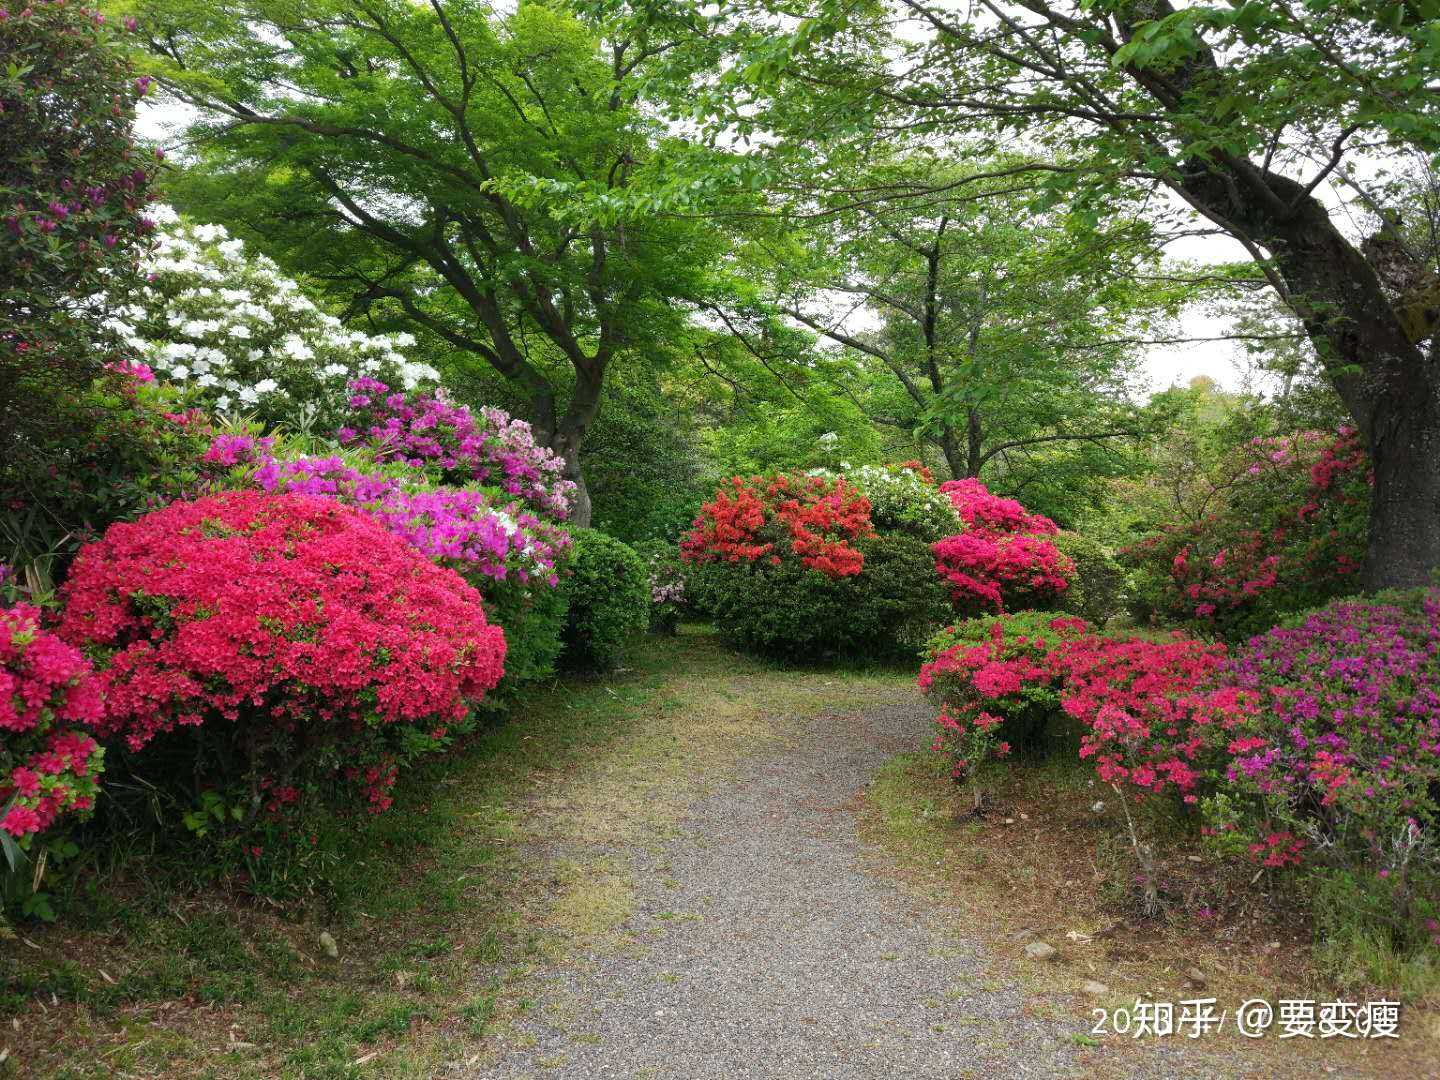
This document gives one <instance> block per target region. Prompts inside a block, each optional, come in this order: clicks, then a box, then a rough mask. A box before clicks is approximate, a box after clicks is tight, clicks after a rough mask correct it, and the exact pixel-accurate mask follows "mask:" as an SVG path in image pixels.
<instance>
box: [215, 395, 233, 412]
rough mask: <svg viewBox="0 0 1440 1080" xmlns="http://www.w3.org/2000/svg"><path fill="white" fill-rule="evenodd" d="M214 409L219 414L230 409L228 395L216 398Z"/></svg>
mask: <svg viewBox="0 0 1440 1080" xmlns="http://www.w3.org/2000/svg"><path fill="white" fill-rule="evenodd" d="M215 407H216V408H217V409H219V410H220V411H221V412H224V411H225V410H226V409H228V408H230V395H229V394H221V395H220V396H219V397H218V398H216V399H215Z"/></svg>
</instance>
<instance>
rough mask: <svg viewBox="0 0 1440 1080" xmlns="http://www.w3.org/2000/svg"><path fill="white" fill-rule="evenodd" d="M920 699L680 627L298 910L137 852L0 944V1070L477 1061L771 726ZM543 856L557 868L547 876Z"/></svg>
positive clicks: (408, 783)
mask: <svg viewBox="0 0 1440 1080" xmlns="http://www.w3.org/2000/svg"><path fill="white" fill-rule="evenodd" d="M908 686H909V678H908V676H907V675H906V674H905V673H902V672H897V671H896V670H893V669H877V670H873V671H861V672H846V671H838V670H820V671H815V670H811V671H787V670H783V669H780V668H778V667H774V666H772V665H769V664H766V663H763V662H759V661H753V660H749V659H745V658H742V657H738V656H736V655H735V654H733V653H731V652H729V651H728V650H726V649H724V648H723V647H721V646H720V645H719V643H718V641H717V640H716V638H715V637H714V636H713V635H712V634H710V633H708V632H706V631H702V630H698V629H696V628H693V627H687V628H685V631H684V632H682V634H681V635H680V636H679V637H677V638H671V639H664V640H657V639H648V640H647V641H646V642H645V644H644V645H643V647H642V648H641V649H640V650H639V651H638V654H637V655H636V656H635V657H634V658H633V660H632V661H631V667H630V669H629V670H627V671H623V672H621V673H619V674H618V675H616V676H614V677H613V678H611V679H609V680H607V681H603V682H602V681H594V680H578V679H576V680H562V681H557V682H555V683H554V684H553V685H551V686H548V687H545V688H541V689H540V690H538V691H537V692H536V693H534V694H532V695H531V696H530V697H529V699H528V700H527V701H526V702H525V703H524V704H523V705H522V706H520V707H518V708H516V709H515V710H514V711H512V712H510V713H509V714H506V715H504V716H502V717H500V718H498V719H497V720H494V721H492V722H491V724H490V726H489V727H488V728H487V729H486V730H484V731H482V732H480V733H478V734H477V735H475V736H473V737H472V738H471V739H470V740H469V741H468V742H467V743H466V745H465V746H464V747H463V748H462V749H460V750H459V751H458V752H456V753H453V754H451V755H450V756H449V757H448V759H446V760H443V761H435V762H432V763H430V764H428V765H426V766H425V767H423V768H420V769H417V770H416V771H415V772H413V773H411V774H409V775H407V776H405V777H402V779H401V782H400V784H399V785H398V787H397V789H396V793H395V795H396V797H395V805H394V807H393V808H392V809H391V810H390V811H389V812H387V813H385V814H382V815H379V816H378V817H375V818H373V819H370V818H367V819H365V820H363V821H359V822H351V823H349V824H348V825H346V826H345V827H344V828H340V827H336V828H335V829H334V834H333V836H332V837H330V838H328V839H327V843H333V844H334V845H335V852H336V857H335V859H334V861H333V864H332V865H331V866H330V867H329V869H328V872H327V873H328V876H327V881H326V888H325V890H324V892H323V893H322V894H320V895H316V896H315V897H313V898H312V900H311V902H310V903H308V904H306V905H303V906H301V905H293V904H292V905H289V906H287V907H283V908H280V907H275V906H272V905H270V904H265V903H260V902H257V901H255V900H253V899H249V900H247V899H245V898H244V897H242V896H238V895H235V894H231V893H226V892H223V891H221V890H219V889H217V888H216V887H215V886H214V885H212V884H206V883H205V882H206V879H205V878H204V876H203V875H202V874H198V873H197V872H196V870H195V868H194V867H187V866H185V865H183V864H181V865H175V864H174V862H173V861H172V862H167V861H166V860H167V856H166V855H165V854H164V853H160V854H143V855H142V854H140V852H142V851H147V850H148V849H147V848H146V847H145V845H143V844H136V845H134V847H133V849H130V850H129V852H128V855H127V858H126V859H124V860H119V861H116V862H115V863H114V864H112V865H110V866H108V867H107V868H106V872H105V873H103V874H93V873H92V875H91V877H90V878H88V879H83V880H79V881H77V882H75V883H74V887H73V888H72V890H71V891H70V893H69V896H68V903H66V904H64V905H62V912H61V918H60V921H59V922H57V923H56V924H54V925H49V926H44V925H34V924H25V925H21V926H19V927H17V931H18V935H19V936H17V937H16V938H15V939H12V940H7V941H0V965H3V967H0V975H3V978H0V1022H3V1027H0V1031H3V1032H4V1033H5V1038H4V1039H3V1040H0V1045H4V1046H6V1047H8V1048H9V1049H10V1050H11V1055H12V1056H11V1059H10V1061H9V1062H8V1063H7V1065H6V1066H0V1071H3V1069H5V1068H8V1069H9V1070H10V1072H11V1074H34V1073H39V1074H44V1075H56V1076H67V1077H76V1078H88V1077H100V1076H111V1075H115V1073H116V1072H118V1071H132V1072H142V1073H144V1074H146V1075H156V1076H215V1077H227V1078H228V1077H235V1078H242V1080H243V1078H247V1077H262V1076H263V1077H275V1076H278V1077H300V1076H304V1077H330V1076H334V1077H342V1076H344V1077H350V1076H361V1075H365V1076H369V1075H376V1076H429V1075H434V1074H435V1073H436V1072H438V1071H441V1070H442V1069H444V1068H446V1067H449V1066H453V1065H455V1064H456V1063H459V1064H461V1065H465V1063H467V1062H469V1063H473V1062H476V1061H478V1060H480V1059H482V1058H483V1055H485V1054H486V1053H488V1052H489V1051H490V1050H491V1049H492V1047H493V1039H494V1038H495V1037H496V1036H497V1033H500V1034H502V1035H503V1033H504V1032H505V1030H506V1029H507V1025H508V1023H509V1021H510V1020H511V1019H512V1018H514V1017H516V1016H519V1015H522V1014H523V1013H525V1012H527V1011H529V1010H530V1009H532V1008H534V1007H535V1004H534V1001H533V1000H532V996H531V992H530V991H528V990H527V988H526V977H527V975H528V974H529V973H530V972H531V971H533V970H535V969H536V968H537V967H538V966H539V965H541V964H544V963H551V962H557V961H559V960H562V959H563V958H564V957H565V956H567V955H568V954H570V953H573V952H574V948H575V946H576V944H577V943H581V942H583V943H585V944H586V945H587V946H590V947H595V946H596V943H597V942H598V943H603V942H605V941H607V940H610V939H612V938H614V937H615V935H616V930H617V927H619V926H620V925H621V924H622V923H623V921H624V919H625V917H626V916H627V915H628V913H629V910H630V903H631V895H632V893H633V882H631V881H630V880H629V878H628V861H625V860H616V859H615V858H614V855H613V846H614V845H615V844H617V843H619V844H632V843H641V844H653V843H657V842H660V841H663V840H664V839H665V838H667V837H668V836H670V835H673V832H674V829H675V827H676V822H678V820H679V818H680V815H681V813H682V812H683V808H684V806H685V805H686V804H687V802H688V801H689V799H690V798H691V797H692V795H693V793H694V792H695V791H696V790H699V789H701V788H703V787H704V785H706V784H710V783H714V782H716V780H717V779H718V778H720V777H723V775H724V773H725V770H726V769H727V768H728V767H729V765H730V764H731V763H733V762H734V761H735V760H738V758H739V757H740V756H742V755H743V754H744V753H746V752H748V751H749V750H751V749H753V748H755V747H757V746H760V745H763V743H764V742H765V741H766V740H769V739H774V738H777V737H780V736H778V735H777V733H776V731H775V730H774V723H773V722H774V719H775V718H776V717H780V716H783V715H786V714H801V713H806V714H808V713H815V712H819V711H821V710H824V709H836V708H844V707H846V706H847V705H849V704H851V703H854V704H855V706H856V707H863V706H864V705H865V704H866V703H867V701H868V700H869V699H870V698H871V697H873V696H875V695H882V696H884V695H889V696H890V697H893V696H894V695H896V694H901V693H908V692H909V690H908ZM536 841H540V842H543V844H544V846H545V848H546V849H547V850H554V851H556V852H558V855H556V856H555V857H554V858H552V859H546V860H543V861H541V860H540V859H539V857H538V856H537V855H536V854H535V853H534V852H535V847H536V845H535V842H536ZM322 930H323V931H326V932H328V933H330V934H331V935H333V937H334V939H335V940H336V942H337V944H338V946H339V957H338V959H333V960H332V959H330V958H329V957H327V956H326V954H325V951H324V949H322V948H321V946H320V942H319V935H320V933H321V931H322ZM32 946H34V947H32ZM102 972H103V974H102ZM12 1020H15V1021H19V1028H18V1029H15V1028H14V1027H13V1025H12V1024H10V1023H9V1021H12ZM60 1033H63V1035H64V1038H57V1037H56V1036H57V1035H58V1034H60ZM467 1067H468V1066H467Z"/></svg>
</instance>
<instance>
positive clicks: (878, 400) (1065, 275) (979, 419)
mask: <svg viewBox="0 0 1440 1080" xmlns="http://www.w3.org/2000/svg"><path fill="white" fill-rule="evenodd" d="M1006 164H1007V163H1006V162H1005V161H1004V160H1003V159H1002V160H1001V161H998V162H994V163H991V164H990V166H989V170H988V171H990V172H992V173H1000V172H1003V171H1004V170H1005V166H1006ZM976 171H978V170H976V169H963V170H962V169H953V168H952V169H946V170H937V169H927V170H922V171H919V172H917V171H916V169H915V168H914V167H913V166H912V165H908V164H902V165H900V166H894V167H880V168H876V169H874V170H872V172H870V173H868V174H866V175H865V176H864V177H863V180H864V181H866V182H868V183H869V185H871V186H872V187H880V186H889V187H891V188H895V189H903V188H904V187H905V186H907V185H908V186H909V187H910V188H912V189H918V190H922V191H925V192H927V194H925V195H924V196H922V197H919V198H892V199H887V200H885V201H882V202H872V201H868V200H845V201H842V202H841V203H840V205H839V206H838V207H836V208H835V209H834V210H833V212H832V213H830V214H828V215H827V216H826V217H825V218H824V219H823V220H822V221H821V222H819V223H818V224H816V225H812V226H811V227H810V228H809V229H808V230H807V232H808V234H809V235H808V239H809V244H810V249H811V252H812V257H811V259H810V260H809V264H808V267H807V269H808V273H806V274H805V275H804V276H803V277H797V276H795V275H794V274H793V269H792V268H793V266H794V262H793V261H792V260H783V261H781V262H779V263H778V264H777V265H776V266H775V268H774V269H775V277H776V289H777V293H778V297H777V304H778V307H779V309H780V311H782V312H783V313H784V314H786V315H788V316H790V317H792V318H795V319H797V320H798V321H799V322H801V323H802V324H804V325H805V326H807V327H809V328H811V329H812V330H814V331H815V332H816V333H817V334H819V335H820V336H821V337H822V338H825V339H828V340H829V341H831V342H833V343H837V344H839V345H840V346H842V347H843V348H844V350H846V352H847V354H848V355H849V356H851V357H853V358H854V359H855V360H857V361H859V363H860V365H861V368H862V370H863V371H864V372H865V376H866V380H867V381H868V383H869V391H868V393H867V398H868V401H867V402H866V406H867V407H866V411H867V414H868V415H869V416H870V417H871V418H872V419H874V420H875V421H876V422H878V423H881V424H884V425H887V426H891V427H899V428H901V429H903V430H906V431H910V432H913V433H914V434H915V435H916V436H917V437H919V438H921V439H923V440H924V441H926V442H928V443H930V444H931V445H933V446H934V447H935V448H936V449H937V450H938V451H939V452H940V453H941V454H942V455H943V458H944V460H945V463H946V465H947V466H948V469H949V472H950V475H951V476H952V477H955V478H960V477H966V476H979V475H981V472H982V470H986V471H989V472H995V473H1000V474H1010V475H1012V476H1016V475H1018V474H1023V473H1025V472H1027V471H1029V469H1028V465H1029V459H1031V458H1037V457H1038V458H1039V459H1040V460H1043V461H1045V463H1046V467H1047V468H1053V467H1054V462H1055V455H1054V453H1053V451H1054V450H1055V449H1057V448H1060V447H1063V448H1067V449H1068V448H1074V447H1075V446H1079V445H1088V446H1091V447H1094V446H1097V445H1103V444H1104V443H1106V442H1107V440H1113V439H1124V438H1134V437H1136V436H1137V435H1138V434H1139V433H1140V432H1139V430H1138V428H1137V424H1136V418H1135V416H1134V415H1133V413H1134V410H1133V409H1132V408H1131V406H1130V402H1129V397H1128V391H1129V389H1130V381H1131V375H1132V371H1133V367H1134V362H1135V359H1136V354H1137V349H1136V346H1137V345H1138V344H1139V342H1140V341H1141V340H1142V337H1143V332H1144V331H1145V330H1147V329H1148V328H1149V326H1150V325H1151V323H1152V322H1154V321H1157V320H1163V318H1164V316H1165V313H1166V312H1165V309H1166V308H1167V307H1171V306H1174V304H1175V302H1176V299H1177V295H1176V294H1175V293H1174V292H1172V290H1171V289H1170V287H1168V286H1155V285H1150V286H1144V285H1141V284H1139V283H1137V281H1136V274H1137V269H1138V268H1139V267H1143V265H1144V264H1145V263H1147V262H1151V261H1153V259H1154V251H1155V248H1154V246H1153V243H1152V241H1151V238H1150V236H1149V230H1148V229H1146V228H1144V227H1142V226H1140V225H1139V223H1137V222H1135V221H1134V220H1133V219H1125V218H1120V219H1119V220H1117V221H1116V222H1115V223H1114V224H1113V226H1112V227H1111V228H1110V229H1108V230H1101V229H1098V228H1096V227H1094V226H1093V225H1092V224H1090V223H1087V222H1084V221H1080V220H1076V219H1074V218H1069V219H1067V218H1065V217H1064V216H1062V215H1056V214H1049V215H1045V214H1036V213H1034V212H1033V210H1032V209H1031V205H1030V204H1031V202H1032V201H1033V195H1034V190H1033V188H1028V187H1027V186H1025V185H1023V184H1022V185H1020V186H1019V187H1018V188H1017V185H1016V183H1015V181H1014V180H1013V178H1007V179H1000V178H995V179H989V180H978V181H977V182H975V183H973V184H968V185H967V186H965V187H964V189H963V192H962V193H957V194H954V195H951V194H948V193H944V192H940V193H935V191H936V189H937V188H943V187H944V186H945V185H946V184H958V183H961V182H964V181H966V180H969V179H972V178H973V177H974V174H975V172H976ZM834 202H835V200H834V199H827V200H825V201H824V202H822V203H821V205H822V206H823V205H827V204H830V205H833V204H834ZM1180 295H1183V293H1182V294H1180ZM837 299H838V303H837ZM857 309H863V310H864V312H865V313H866V314H868V315H870V316H871V317H872V318H875V319H878V320H879V323H880V325H879V328H878V329H877V330H876V331H874V332H868V333H867V332H863V331H856V330H853V329H851V328H849V327H848V326H847V324H846V317H847V316H849V315H851V314H853V313H854V312H856V310H857ZM852 379H853V376H851V375H842V376H841V377H840V379H838V380H837V386H838V384H840V383H843V382H848V381H851V380H852ZM838 388H842V389H843V387H838ZM1017 482H1019V481H1017Z"/></svg>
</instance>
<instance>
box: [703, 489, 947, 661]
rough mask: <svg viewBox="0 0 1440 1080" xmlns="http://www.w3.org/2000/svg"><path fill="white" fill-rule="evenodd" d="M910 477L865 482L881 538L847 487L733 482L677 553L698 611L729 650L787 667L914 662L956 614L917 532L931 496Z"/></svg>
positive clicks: (864, 505)
mask: <svg viewBox="0 0 1440 1080" xmlns="http://www.w3.org/2000/svg"><path fill="white" fill-rule="evenodd" d="M912 475H913V474H911V473H910V472H909V471H908V470H900V471H899V472H894V473H892V472H891V471H889V470H879V469H876V470H873V471H871V472H869V473H867V474H866V477H865V481H864V482H865V483H868V484H870V485H871V486H872V487H875V488H876V490H883V492H884V499H885V507H886V508H885V509H884V511H882V514H881V520H882V521H883V522H885V523H886V528H884V529H877V527H876V525H875V524H874V522H873V521H872V507H871V503H870V501H869V499H868V498H867V497H866V496H865V495H864V494H863V493H862V492H861V490H860V488H859V487H858V486H857V485H856V484H853V483H851V482H850V480H849V479H848V477H839V476H834V475H832V474H828V473H816V474H809V475H802V476H785V475H782V476H776V477H770V478H760V477H752V478H750V479H748V480H747V479H744V478H741V477H735V478H733V479H731V480H730V481H729V482H728V483H727V484H725V485H723V486H722V487H721V489H720V490H719V491H718V492H717V493H716V497H715V499H714V500H713V501H711V502H709V503H707V504H706V505H705V507H704V508H702V510H701V513H700V516H699V517H698V518H697V519H696V523H695V526H694V527H693V528H692V530H691V532H690V534H689V535H688V536H687V537H686V538H685V540H684V541H683V542H682V543H681V552H682V555H683V557H684V559H685V560H686V562H687V563H689V564H690V565H691V567H692V570H691V573H690V581H691V585H690V591H691V594H692V596H693V598H694V602H695V604H696V607H697V608H698V609H700V610H702V611H704V612H706V613H707V614H709V615H710V616H711V617H712V618H713V619H714V620H715V623H716V626H717V627H718V628H719V629H720V631H721V633H722V634H723V635H724V636H725V637H726V639H727V640H729V641H731V642H733V643H734V644H736V645H737V646H739V647H741V648H743V649H747V650H750V651H753V652H758V653H762V654H765V655H768V656H773V657H777V658H780V659H784V660H792V661H800V660H815V659H829V658H834V657H841V656H851V657H855V656H871V657H891V656H899V655H905V654H913V652H914V650H915V649H916V648H917V647H918V646H919V645H920V643H921V642H923V641H924V640H925V638H927V637H928V636H929V635H930V634H931V633H933V632H934V630H935V628H936V627H937V626H940V625H941V624H943V622H944V621H945V619H946V618H947V617H948V615H949V605H948V603H947V602H946V593H945V589H944V586H943V584H942V583H941V582H940V580H939V578H938V577H937V575H936V573H935V557H934V555H933V554H932V552H931V550H930V547H931V539H930V538H931V536H932V535H933V532H934V531H935V530H934V528H933V527H932V526H926V525H923V524H921V523H923V522H925V521H928V520H931V518H930V517H928V516H927V515H930V514H932V513H933V512H934V511H935V508H936V505H937V504H936V502H935V492H934V489H933V488H930V487H928V486H927V485H925V484H923V483H921V482H919V481H918V480H917V481H916V482H912V481H911V479H910V478H911V476H912ZM892 476H894V477H898V479H892V478H891V477H892ZM942 510H943V508H942ZM945 512H948V511H945ZM950 513H951V523H950V527H955V525H954V522H955V521H956V520H957V519H955V518H954V516H953V512H950ZM941 516H942V517H943V513H942V514H941Z"/></svg>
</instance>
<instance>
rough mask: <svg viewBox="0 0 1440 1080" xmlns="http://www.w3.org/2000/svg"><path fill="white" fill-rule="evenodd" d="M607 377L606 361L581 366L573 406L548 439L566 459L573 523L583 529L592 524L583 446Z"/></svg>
mask: <svg viewBox="0 0 1440 1080" xmlns="http://www.w3.org/2000/svg"><path fill="white" fill-rule="evenodd" d="M604 378H605V365H604V363H603V362H600V361H593V362H591V363H588V364H586V365H585V366H584V367H583V368H582V367H579V366H577V368H576V371H575V389H574V391H573V392H572V393H571V395H570V404H569V407H568V408H566V410H565V415H564V416H562V417H561V418H560V421H559V422H558V423H557V424H556V425H555V428H554V432H553V434H552V435H551V437H550V438H548V439H547V440H546V445H548V446H549V447H550V449H551V450H553V451H554V452H555V453H556V454H558V455H559V456H560V458H561V460H562V461H564V462H565V478H566V479H567V480H570V481H572V482H573V483H574V484H575V497H574V499H573V500H572V501H571V504H570V524H571V525H574V526H576V527H577V528H582V529H588V528H589V527H590V515H591V506H590V488H589V486H588V485H587V484H586V483H585V473H584V470H583V469H582V468H581V466H580V446H581V444H582V443H583V442H584V441H585V435H586V433H587V432H588V431H589V430H590V425H591V424H592V423H594V422H595V417H596V415H597V414H598V413H599V411H600V393H601V390H602V388H603V387H604ZM537 437H538V435H537ZM637 464H638V463H637Z"/></svg>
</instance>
